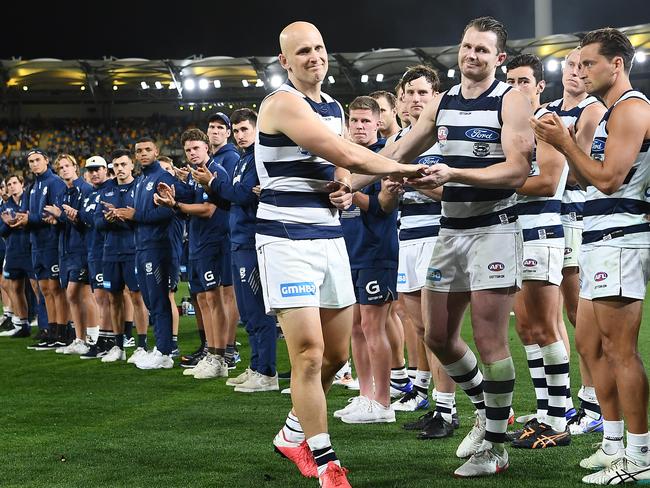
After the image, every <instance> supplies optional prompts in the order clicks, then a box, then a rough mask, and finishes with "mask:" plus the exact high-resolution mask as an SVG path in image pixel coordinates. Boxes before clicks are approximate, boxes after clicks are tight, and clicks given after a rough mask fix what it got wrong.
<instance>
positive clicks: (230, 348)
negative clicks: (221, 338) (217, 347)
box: [224, 344, 235, 359]
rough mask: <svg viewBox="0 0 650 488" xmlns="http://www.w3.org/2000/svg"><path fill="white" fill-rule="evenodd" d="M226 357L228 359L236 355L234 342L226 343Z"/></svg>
mask: <svg viewBox="0 0 650 488" xmlns="http://www.w3.org/2000/svg"><path fill="white" fill-rule="evenodd" d="M224 357H225V358H226V359H232V358H233V357H235V345H234V344H227V345H226V351H225V355H224Z"/></svg>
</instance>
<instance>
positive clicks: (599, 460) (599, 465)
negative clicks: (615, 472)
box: [580, 442, 625, 471]
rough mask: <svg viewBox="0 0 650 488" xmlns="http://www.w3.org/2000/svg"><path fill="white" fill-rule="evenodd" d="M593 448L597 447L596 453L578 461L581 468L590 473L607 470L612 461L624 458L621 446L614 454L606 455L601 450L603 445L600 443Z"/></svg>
mask: <svg viewBox="0 0 650 488" xmlns="http://www.w3.org/2000/svg"><path fill="white" fill-rule="evenodd" d="M594 447H598V449H597V450H596V452H594V453H593V454H592V455H591V456H589V457H586V458H584V459H582V460H581V461H580V467H581V468H584V469H590V470H592V471H599V470H601V469H607V468H609V467H610V466H611V465H612V463H613V462H614V461H616V460H617V459H619V458H622V457H623V456H625V448H624V447H623V446H620V447H619V449H618V450H617V451H616V452H615V453H614V454H607V453H606V452H605V451H604V450H603V444H602V443H600V442H599V443H598V444H594Z"/></svg>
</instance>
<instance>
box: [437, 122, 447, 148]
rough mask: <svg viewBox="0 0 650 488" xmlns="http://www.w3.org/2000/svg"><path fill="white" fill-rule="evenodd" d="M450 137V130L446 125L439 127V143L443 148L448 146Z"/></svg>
mask: <svg viewBox="0 0 650 488" xmlns="http://www.w3.org/2000/svg"><path fill="white" fill-rule="evenodd" d="M448 136H449V129H447V128H446V127H445V126H444V125H441V126H440V127H438V142H439V143H440V145H441V146H444V145H445V144H447V137H448Z"/></svg>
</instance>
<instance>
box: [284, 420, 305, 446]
mask: <svg viewBox="0 0 650 488" xmlns="http://www.w3.org/2000/svg"><path fill="white" fill-rule="evenodd" d="M282 434H283V435H284V438H285V439H286V440H287V441H289V442H295V443H296V444H300V443H301V442H303V441H304V440H305V433H304V432H303V431H302V426H301V425H300V421H299V420H298V417H296V416H295V415H294V414H293V413H291V412H289V415H287V420H285V421H284V427H282Z"/></svg>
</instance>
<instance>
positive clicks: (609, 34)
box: [580, 27, 634, 73]
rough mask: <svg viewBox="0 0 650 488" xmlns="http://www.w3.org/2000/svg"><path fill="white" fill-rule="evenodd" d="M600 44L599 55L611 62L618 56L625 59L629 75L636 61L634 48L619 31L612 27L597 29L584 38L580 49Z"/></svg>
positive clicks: (624, 62) (624, 64) (624, 63)
mask: <svg viewBox="0 0 650 488" xmlns="http://www.w3.org/2000/svg"><path fill="white" fill-rule="evenodd" d="M596 43H597V44H600V46H599V48H598V53H599V54H601V55H602V56H605V57H606V58H607V59H609V60H610V61H611V60H612V59H614V58H615V57H616V56H620V57H621V58H623V66H624V67H625V71H626V72H627V73H629V72H630V70H631V69H632V62H633V61H634V46H632V43H631V42H630V40H629V39H628V37H627V36H626V35H625V34H623V33H622V32H621V31H620V30H618V29H613V28H612V27H605V28H604V29H597V30H593V31H591V32H587V34H586V35H585V36H584V37H583V38H582V41H581V42H580V47H584V46H586V45H587V44H596Z"/></svg>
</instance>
